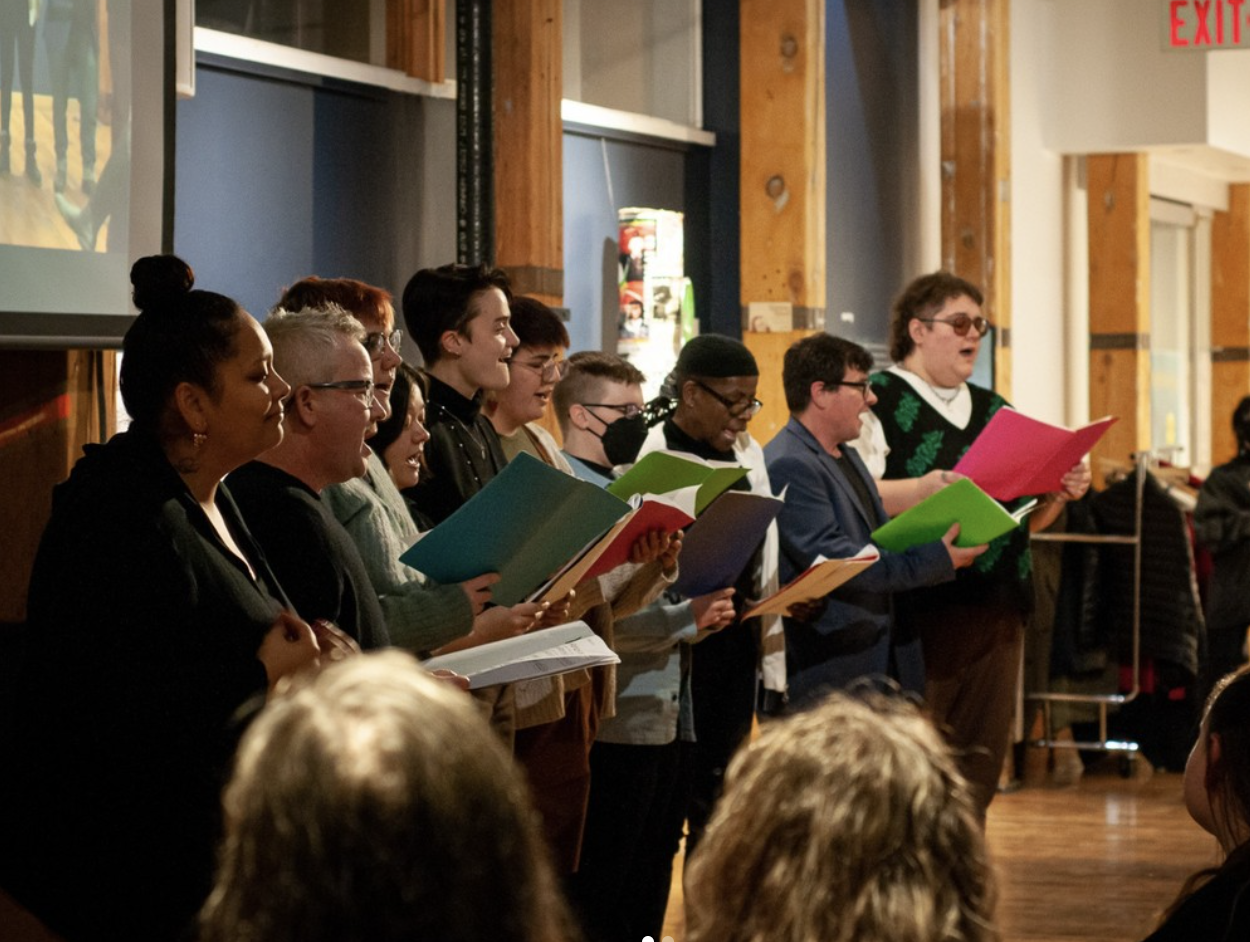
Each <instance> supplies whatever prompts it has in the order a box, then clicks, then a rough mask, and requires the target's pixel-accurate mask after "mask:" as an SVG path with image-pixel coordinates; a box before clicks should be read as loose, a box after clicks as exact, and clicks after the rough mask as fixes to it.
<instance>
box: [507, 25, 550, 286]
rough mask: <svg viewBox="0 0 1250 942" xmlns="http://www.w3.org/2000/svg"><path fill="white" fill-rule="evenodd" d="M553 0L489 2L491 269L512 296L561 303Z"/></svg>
mask: <svg viewBox="0 0 1250 942" xmlns="http://www.w3.org/2000/svg"><path fill="white" fill-rule="evenodd" d="M562 10H563V7H562V5H561V2H560V0H495V3H494V6H493V8H492V11H491V15H492V17H493V26H492V29H493V34H494V48H493V54H494V65H495V261H496V264H498V265H499V266H500V267H501V268H504V269H506V270H507V272H508V274H509V275H510V276H511V278H512V282H513V290H514V291H515V292H516V293H517V294H528V295H533V296H535V297H537V298H539V299H540V300H542V301H544V302H545V303H547V304H550V305H552V306H556V307H558V306H560V305H561V304H562V303H563V299H564V201H563V186H564V175H563V172H562V161H563V146H562V144H563V141H562V133H563V125H562V124H561V118H560V100H561V97H562V95H563V87H562V83H563V66H562V63H563V60H562V53H561V48H562V45H561V30H562V29H563V13H562Z"/></svg>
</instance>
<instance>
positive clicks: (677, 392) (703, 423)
mask: <svg viewBox="0 0 1250 942" xmlns="http://www.w3.org/2000/svg"><path fill="white" fill-rule="evenodd" d="M670 379H671V384H672V393H673V399H675V400H676V403H677V409H676V412H675V414H674V415H673V421H674V422H676V423H677V426H678V428H680V429H681V430H682V431H683V432H685V433H686V434H687V435H689V436H690V437H691V438H693V439H695V440H697V441H701V442H703V443H704V444H706V445H708V446H710V447H711V448H712V449H714V450H715V451H720V452H729V451H732V450H733V446H734V443H735V442H736V441H737V440H738V436H739V435H741V434H742V433H743V432H745V431H746V428H747V423H748V422H750V421H751V419H752V417H754V416H755V415H756V413H758V412H759V411H760V401H759V400H758V399H756V398H755V392H756V389H757V387H758V386H759V379H760V370H759V367H758V366H757V365H756V363H755V357H754V356H753V355H752V354H751V351H750V350H748V349H747V348H746V345H745V344H743V343H742V342H741V341H739V340H734V339H732V338H730V337H725V336H722V335H721V334H700V335H699V336H698V337H694V338H692V339H691V340H689V341H687V343H686V345H685V346H684V347H682V349H681V353H680V354H679V355H678V357H677V366H676V367H675V368H674V369H673V372H672V375H671V377H670Z"/></svg>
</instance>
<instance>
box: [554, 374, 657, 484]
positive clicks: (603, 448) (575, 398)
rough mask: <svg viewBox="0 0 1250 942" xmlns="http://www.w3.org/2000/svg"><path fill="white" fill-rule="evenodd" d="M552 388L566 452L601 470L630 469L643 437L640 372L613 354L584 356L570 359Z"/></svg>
mask: <svg viewBox="0 0 1250 942" xmlns="http://www.w3.org/2000/svg"><path fill="white" fill-rule="evenodd" d="M568 364H569V366H568V372H567V373H565V375H564V379H562V380H561V381H560V382H559V384H558V385H557V386H556V390H555V399H554V402H555V412H556V419H557V421H559V423H560V433H561V434H562V435H563V436H564V450H565V451H567V452H568V453H569V454H570V455H573V456H575V457H577V458H581V459H583V460H585V461H589V462H591V463H592V464H597V465H600V466H601V467H609V468H610V467H614V466H616V465H618V464H631V463H632V462H633V461H634V460H635V459H636V458H637V457H638V452H639V451H640V450H641V449H642V443H643V441H644V440H645V439H646V437H647V424H646V419H645V418H644V417H643V414H642V412H643V398H642V384H643V383H645V382H646V379H647V378H646V377H645V376H643V375H642V372H641V371H640V370H639V369H638V367H636V366H634V365H633V364H632V363H630V362H629V361H628V360H626V359H624V358H623V357H619V356H616V355H615V354H612V353H599V352H598V351H593V350H585V351H582V352H580V353H575V354H573V355H572V356H571V357H569V359H568Z"/></svg>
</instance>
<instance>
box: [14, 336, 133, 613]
mask: <svg viewBox="0 0 1250 942" xmlns="http://www.w3.org/2000/svg"><path fill="white" fill-rule="evenodd" d="M115 371H116V356H115V354H113V353H111V352H105V353H101V352H99V351H89V350H71V351H68V352H64V351H62V352H17V351H5V352H2V353H0V481H4V487H3V488H0V533H2V534H4V537H3V540H4V552H3V553H0V622H18V621H24V620H25V618H26V587H27V584H28V583H29V582H30V571H31V566H32V564H33V563H34V561H35V551H36V549H37V548H38V546H39V538H40V536H41V535H42V533H43V528H44V525H45V524H46V523H47V521H48V515H49V513H50V512H51V508H52V487H53V485H54V484H56V483H57V482H58V481H61V480H64V479H65V478H66V477H67V476H68V475H69V471H70V468H72V467H73V466H74V462H76V461H77V460H78V458H79V456H80V455H81V454H82V447H83V445H85V444H86V443H88V442H93V441H102V440H104V439H105V438H107V437H108V435H109V434H110V433H111V432H112V430H113V428H114V427H115V424H116V410H115V409H114V402H115V401H116V394H117V384H116V382H115V380H114V376H115ZM66 578H67V580H69V581H68V582H67V584H72V574H70V573H67V574H66Z"/></svg>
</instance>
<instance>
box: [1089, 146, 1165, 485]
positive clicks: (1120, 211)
mask: <svg viewBox="0 0 1250 942" xmlns="http://www.w3.org/2000/svg"><path fill="white" fill-rule="evenodd" d="M1086 179H1087V192H1088V204H1089V205H1088V215H1087V218H1088V223H1089V344H1090V350H1089V413H1090V415H1092V416H1102V415H1117V416H1119V417H1120V421H1119V422H1117V423H1116V424H1115V425H1113V426H1112V427H1111V430H1110V431H1109V432H1108V433H1107V434H1106V436H1104V437H1103V439H1102V441H1101V442H1100V443H1099V445H1098V447H1097V448H1096V449H1095V450H1094V455H1095V457H1101V458H1109V459H1111V460H1114V461H1127V460H1128V458H1129V455H1130V454H1131V453H1132V452H1135V451H1141V450H1143V449H1147V448H1149V447H1150V187H1149V161H1148V158H1147V156H1146V155H1145V154H1094V155H1091V156H1090V157H1088V158H1087V159H1086ZM1093 467H1094V473H1095V478H1096V479H1097V477H1098V474H1099V463H1098V462H1097V461H1094V463H1093Z"/></svg>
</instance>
